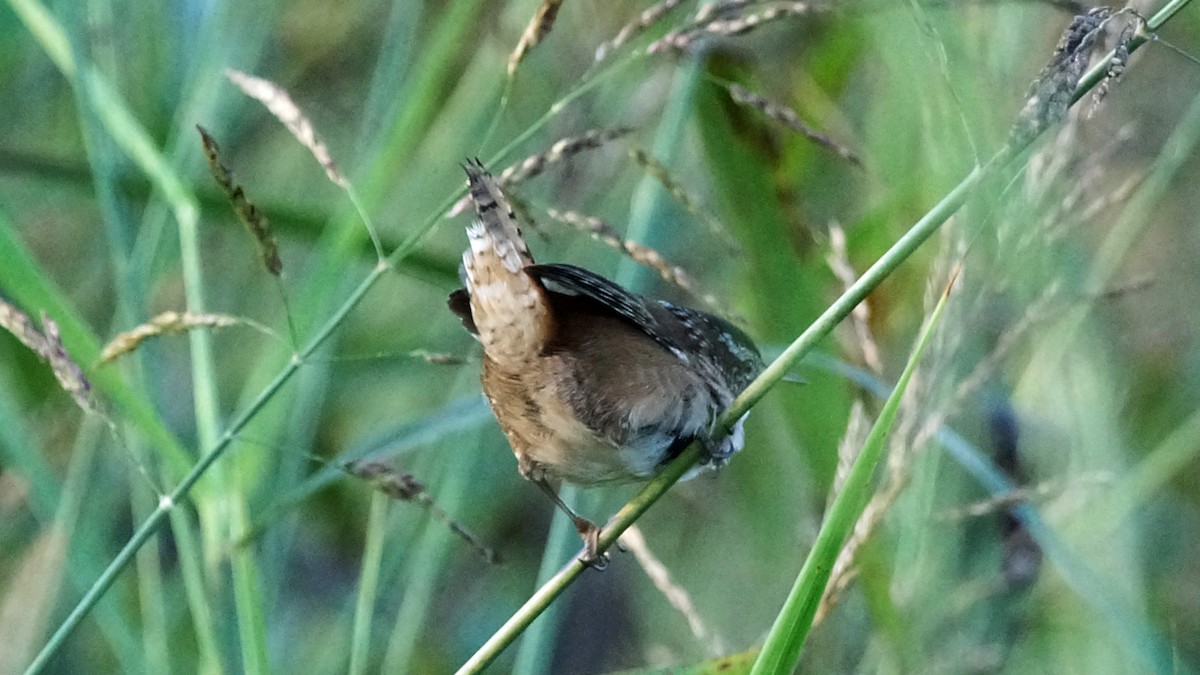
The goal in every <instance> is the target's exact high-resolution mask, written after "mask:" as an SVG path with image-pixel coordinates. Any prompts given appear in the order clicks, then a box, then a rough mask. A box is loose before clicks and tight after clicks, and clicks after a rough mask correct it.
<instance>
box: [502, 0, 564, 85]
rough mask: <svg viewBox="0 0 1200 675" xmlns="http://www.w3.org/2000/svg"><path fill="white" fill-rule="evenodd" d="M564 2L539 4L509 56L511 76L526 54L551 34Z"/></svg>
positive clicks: (547, 0)
mask: <svg viewBox="0 0 1200 675" xmlns="http://www.w3.org/2000/svg"><path fill="white" fill-rule="evenodd" d="M562 3H563V0H542V4H541V5H539V6H538V8H537V11H536V12H534V14H533V18H532V19H530V21H529V25H527V26H525V32H524V33H521V39H520V40H518V41H517V46H516V48H515V49H513V52H512V54H510V55H509V57H508V76H509V77H512V76H513V73H515V72H517V66H518V65H519V64H520V63H521V61H522V60H523V59H524V58H525V56H526V55H528V54H529V52H530V51H532V50H533V48H534V47H536V46H537V45H538V44H539V43H540V42H541V41H542V40H543V39H544V38H545V37H546V36H547V35H549V34H550V30H551V29H552V28H554V21H555V19H557V18H558V10H559V8H560V7H561V6H562Z"/></svg>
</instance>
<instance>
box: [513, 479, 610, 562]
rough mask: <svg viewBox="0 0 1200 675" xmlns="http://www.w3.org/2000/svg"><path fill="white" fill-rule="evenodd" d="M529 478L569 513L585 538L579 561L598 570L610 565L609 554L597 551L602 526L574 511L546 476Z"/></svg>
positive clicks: (576, 527) (581, 535)
mask: <svg viewBox="0 0 1200 675" xmlns="http://www.w3.org/2000/svg"><path fill="white" fill-rule="evenodd" d="M529 479H530V480H532V481H533V482H534V484H535V485H537V486H538V487H539V488H541V490H542V492H544V493H546V496H547V497H549V498H550V501H552V502H554V504H555V505H556V506H557V507H558V508H559V509H562V512H563V513H565V514H567V517H568V518H570V519H571V523H572V524H573V525H575V529H576V530H577V531H578V532H579V536H580V537H582V538H583V555H582V556H580V558H579V561H580V562H582V563H583V564H584V565H587V566H588V567H592V568H595V569H597V570H602V569H604V568H605V567H608V555H607V554H603V553H600V552H599V551H597V548H598V547H599V545H600V527H599V526H598V525H596V524H595V523H593V522H592V521H590V520H588V519H587V518H584V517H583V516H581V515H579V514H577V513H575V512H574V511H572V510H571V507H569V506H567V504H566V502H564V501H563V500H562V499H561V498H560V497H559V496H558V493H557V492H555V491H554V488H552V487H550V483H549V482H547V481H546V477H545V476H530V477H529Z"/></svg>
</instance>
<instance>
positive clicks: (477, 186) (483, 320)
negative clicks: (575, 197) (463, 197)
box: [463, 160, 549, 368]
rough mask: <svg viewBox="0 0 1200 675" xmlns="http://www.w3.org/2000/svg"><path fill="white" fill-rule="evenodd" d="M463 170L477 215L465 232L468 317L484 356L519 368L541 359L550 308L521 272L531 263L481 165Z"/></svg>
mask: <svg viewBox="0 0 1200 675" xmlns="http://www.w3.org/2000/svg"><path fill="white" fill-rule="evenodd" d="M463 168H464V169H466V172H467V178H468V180H469V183H470V194H471V201H472V202H473V203H474V205H475V211H476V213H477V214H478V215H479V219H478V220H476V221H475V222H474V223H472V224H471V225H470V227H468V228H467V237H468V239H469V240H470V247H469V248H468V249H467V250H466V251H465V252H464V253H463V270H464V272H465V276H466V283H467V291H468V292H469V293H470V295H471V315H472V318H473V320H474V323H475V326H476V328H477V329H478V331H479V340H480V342H482V343H483V351H484V354H485V355H486V356H487V357H488V358H490V359H491V360H493V361H495V362H497V363H498V364H500V365H502V366H508V367H512V368H517V367H519V366H521V364H523V363H525V362H527V361H529V360H530V359H532V358H534V357H536V356H537V355H538V354H540V353H541V351H542V347H543V346H544V344H545V341H546V338H547V334H548V331H549V308H548V307H547V305H546V299H545V296H544V291H543V290H542V288H541V286H540V284H539V283H538V282H537V281H536V280H534V279H533V278H532V277H531V276H529V275H528V274H527V273H526V272H525V267H526V266H527V265H532V264H533V257H532V256H531V255H529V249H528V248H527V247H526V245H525V240H524V238H523V237H522V236H521V231H520V229H519V228H518V227H517V219H516V216H515V215H514V213H513V210H512V206H511V205H509V203H508V200H507V199H505V197H504V193H503V192H501V191H500V186H499V185H498V184H497V183H496V180H495V179H494V178H492V176H491V174H489V173H488V172H487V170H486V169H485V168H484V167H483V165H482V164H481V163H479V160H475V161H474V162H468V163H467V164H465V165H464V166H463Z"/></svg>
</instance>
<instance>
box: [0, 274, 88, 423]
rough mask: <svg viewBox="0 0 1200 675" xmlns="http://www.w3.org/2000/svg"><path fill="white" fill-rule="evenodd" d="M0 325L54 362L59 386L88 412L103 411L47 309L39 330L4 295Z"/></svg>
mask: <svg viewBox="0 0 1200 675" xmlns="http://www.w3.org/2000/svg"><path fill="white" fill-rule="evenodd" d="M0 327H2V328H4V329H5V330H7V331H8V332H9V333H12V334H13V336H14V337H16V338H17V340H20V342H21V344H23V345H25V346H26V347H28V348H29V350H30V351H32V352H34V353H35V354H37V355H38V356H39V357H41V359H42V360H43V361H46V362H47V363H49V364H50V370H51V371H52V372H53V373H54V377H55V379H57V380H58V383H59V385H60V386H61V387H62V388H63V390H64V391H66V392H67V393H68V394H70V395H71V398H73V399H75V404H76V405H78V406H79V407H80V408H81V409H82V410H83V411H84V412H95V413H99V412H100V409H99V406H98V405H97V403H96V400H95V398H94V397H93V396H92V383H91V382H89V381H88V379H87V377H86V376H85V375H84V374H83V368H80V367H79V364H77V363H75V361H74V360H73V359H72V358H71V355H70V353H68V352H67V348H66V346H65V345H63V342H62V337H61V336H60V335H59V332H58V324H57V323H55V322H54V320H53V319H51V318H50V317H49V316H48V315H47V314H46V313H45V312H42V330H38V328H37V326H36V325H34V322H33V319H32V318H30V316H29V315H28V314H26V313H25V312H23V311H21V309H20V308H19V307H17V306H16V305H14V304H13V303H11V302H9V301H8V300H6V299H4V297H3V296H0Z"/></svg>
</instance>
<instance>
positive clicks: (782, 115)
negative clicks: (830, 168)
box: [729, 84, 863, 167]
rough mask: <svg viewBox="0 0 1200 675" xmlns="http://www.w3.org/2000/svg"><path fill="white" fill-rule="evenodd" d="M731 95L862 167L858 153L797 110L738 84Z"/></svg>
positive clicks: (730, 86) (739, 101)
mask: <svg viewBox="0 0 1200 675" xmlns="http://www.w3.org/2000/svg"><path fill="white" fill-rule="evenodd" d="M729 96H730V98H732V99H733V101H734V103H737V104H739V105H745V106H749V107H751V108H754V109H756V110H758V111H760V112H761V113H762V114H764V115H766V116H767V117H770V118H771V119H773V120H775V121H776V122H779V123H781V124H783V125H784V126H786V127H787V128H789V129H791V130H792V131H795V132H797V133H799V134H801V135H802V136H804V137H805V138H807V139H809V140H810V141H813V142H814V143H817V144H818V145H821V146H824V147H825V148H828V149H829V150H832V151H834V152H835V153H837V154H838V156H839V157H841V158H842V159H845V160H847V161H849V162H851V163H852V164H854V165H855V166H859V167H861V166H862V165H863V164H862V159H861V158H860V157H859V156H858V153H856V152H854V151H853V150H851V149H850V148H848V147H846V146H845V145H842V144H841V143H838V142H837V141H835V140H834V139H833V138H832V137H830V136H828V135H826V134H824V133H822V132H820V131H817V130H816V129H813V128H812V127H810V126H808V125H807V124H805V123H804V121H803V120H801V119H800V115H799V114H798V113H797V112H796V111H795V110H793V109H791V108H789V107H787V106H785V105H783V104H780V103H775V102H773V101H769V100H767V99H765V98H763V97H762V96H759V95H758V94H756V93H754V92H752V91H750V90H749V89H746V88H745V87H743V86H741V85H737V84H731V85H729Z"/></svg>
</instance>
